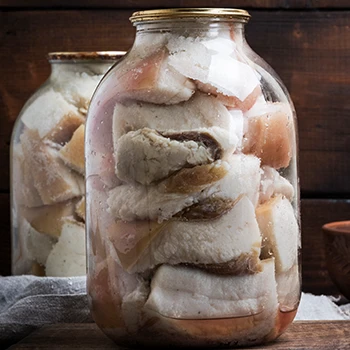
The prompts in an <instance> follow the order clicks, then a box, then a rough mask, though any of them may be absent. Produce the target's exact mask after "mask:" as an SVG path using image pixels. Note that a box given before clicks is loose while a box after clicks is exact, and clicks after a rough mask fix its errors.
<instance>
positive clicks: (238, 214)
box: [114, 196, 261, 274]
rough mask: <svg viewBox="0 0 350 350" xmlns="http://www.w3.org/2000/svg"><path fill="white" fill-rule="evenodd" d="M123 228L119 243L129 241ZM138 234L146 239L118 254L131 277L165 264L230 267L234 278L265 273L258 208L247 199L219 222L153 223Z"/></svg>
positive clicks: (243, 198) (222, 268)
mask: <svg viewBox="0 0 350 350" xmlns="http://www.w3.org/2000/svg"><path fill="white" fill-rule="evenodd" d="M125 225H126V227H127V225H131V224H130V223H128V224H125ZM152 226H153V228H152ZM120 228H121V229H122V230H121V231H120V232H116V234H115V237H114V239H115V241H118V238H119V240H122V241H123V240H124V241H125V239H123V236H122V234H123V233H124V231H123V228H122V227H120ZM129 231H130V229H129ZM137 234H138V235H139V236H141V237H142V239H141V240H140V241H138V242H137V243H136V244H135V245H134V246H133V247H131V246H129V249H128V250H124V252H123V253H121V252H120V251H119V253H118V256H119V259H120V262H121V264H122V266H123V267H124V268H125V269H126V270H127V271H128V272H129V273H134V272H143V271H145V270H147V269H151V268H153V267H155V266H157V265H160V264H164V263H166V264H172V265H176V264H181V263H186V264H195V265H196V264H199V265H200V266H201V267H202V268H206V265H207V264H208V265H210V266H208V268H211V269H212V270H214V269H215V264H223V263H229V264H230V266H227V269H230V272H231V273H232V274H244V273H247V274H249V273H255V272H257V271H259V270H260V269H261V267H260V260H259V255H260V247H261V237H260V231H259V227H258V224H257V221H256V218H255V212H254V206H253V205H252V203H251V202H250V201H249V199H248V198H247V197H245V196H244V197H242V198H241V199H240V200H238V202H237V204H236V205H235V206H234V207H233V208H232V209H231V210H229V211H228V213H226V214H224V215H222V216H221V217H220V218H218V219H215V220H201V221H197V220H194V221H178V220H174V221H173V220H171V221H167V222H166V223H165V224H163V226H161V225H160V224H158V225H157V224H155V223H153V224H152V225H151V224H149V225H148V226H147V225H145V228H144V229H143V232H142V231H139V232H137ZM118 236H119V237H118ZM119 247H120V244H119ZM224 269H225V266H217V271H218V272H220V271H221V272H222V273H223V274H225V271H224Z"/></svg>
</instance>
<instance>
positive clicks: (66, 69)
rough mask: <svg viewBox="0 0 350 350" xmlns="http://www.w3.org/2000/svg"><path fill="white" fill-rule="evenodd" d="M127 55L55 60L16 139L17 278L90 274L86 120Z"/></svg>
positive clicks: (26, 109)
mask: <svg viewBox="0 0 350 350" xmlns="http://www.w3.org/2000/svg"><path fill="white" fill-rule="evenodd" d="M122 54H123V53H121V52H99V53H98V52H91V53H89V52H81V53H50V54H49V61H50V63H51V65H52V72H51V76H50V78H49V80H48V81H47V82H46V83H45V84H44V85H43V86H42V87H41V88H40V89H39V90H38V91H37V92H36V93H35V94H34V95H33V96H32V97H31V98H30V100H29V101H28V102H27V103H26V105H25V106H24V108H23V110H22V112H21V114H20V116H19V118H18V121H17V124H16V126H15V128H14V131H13V137H12V187H11V192H12V228H13V251H12V253H13V269H12V270H13V273H14V274H26V273H32V274H35V275H46V276H62V277H64V276H76V275H85V273H86V253H85V225H84V222H85V197H84V196H85V184H84V174H85V161H84V133H85V119H86V114H87V109H88V105H89V102H90V99H91V97H92V94H93V92H94V90H95V88H96V86H97V84H98V83H99V81H100V80H101V78H102V76H103V74H104V73H105V72H106V71H107V69H108V68H109V67H110V66H111V65H112V64H113V63H114V62H115V61H116V59H117V58H120V57H121V56H122Z"/></svg>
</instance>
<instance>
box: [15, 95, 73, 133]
mask: <svg viewBox="0 0 350 350" xmlns="http://www.w3.org/2000/svg"><path fill="white" fill-rule="evenodd" d="M68 115H69V116H75V115H79V113H78V110H77V108H76V107H75V106H73V105H71V104H69V103H68V102H67V101H66V100H65V99H64V98H63V97H62V95H61V94H60V93H58V92H55V91H54V90H53V89H48V90H47V91H46V92H44V93H42V94H41V96H39V97H37V98H36V99H35V100H33V102H32V103H30V104H29V106H28V107H26V110H25V112H24V114H23V115H22V118H21V120H22V122H23V123H24V125H25V126H26V127H28V128H29V129H31V130H36V131H37V132H38V135H39V138H40V139H42V138H43V137H44V136H46V135H47V134H48V133H49V132H51V131H52V130H53V129H54V128H55V127H56V125H57V124H58V123H59V122H60V121H61V120H62V119H64V118H65V116H68ZM67 119H68V120H69V119H70V118H67Z"/></svg>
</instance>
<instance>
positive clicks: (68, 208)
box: [22, 200, 76, 237]
mask: <svg viewBox="0 0 350 350" xmlns="http://www.w3.org/2000/svg"><path fill="white" fill-rule="evenodd" d="M75 204H76V201H75V200H72V201H66V202H61V203H57V204H53V205H44V206H41V207H35V208H23V209H22V215H23V217H24V218H26V220H27V221H28V222H29V224H30V225H31V226H32V227H33V228H34V229H35V230H36V231H38V232H40V233H43V234H47V235H49V236H52V237H59V236H60V234H61V230H62V225H63V221H62V220H63V218H64V217H67V216H73V215H74V212H75Z"/></svg>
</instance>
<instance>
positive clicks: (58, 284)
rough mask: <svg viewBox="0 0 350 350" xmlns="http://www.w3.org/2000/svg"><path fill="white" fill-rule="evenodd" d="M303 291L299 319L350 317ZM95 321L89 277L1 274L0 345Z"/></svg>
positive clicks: (347, 309) (329, 300) (349, 307)
mask: <svg viewBox="0 0 350 350" xmlns="http://www.w3.org/2000/svg"><path fill="white" fill-rule="evenodd" d="M336 301H337V300H336V299H335V298H334V297H329V296H325V295H321V296H316V295H313V294H309V293H303V294H302V298H301V303H300V306H299V310H298V313H297V315H296V318H295V319H296V320H346V319H348V320H350V303H348V304H344V305H342V306H340V307H339V306H337V304H336ZM84 322H93V321H92V318H91V316H90V312H89V307H88V301H87V295H86V278H85V277H71V278H56V277H55V278H52V277H35V276H11V277H1V276H0V344H1V342H4V341H9V340H10V341H11V342H16V341H18V340H20V339H22V338H23V337H24V336H26V335H28V334H29V333H30V332H32V331H33V330H34V329H36V328H39V327H41V326H42V325H44V324H50V323H84Z"/></svg>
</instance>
